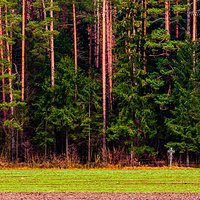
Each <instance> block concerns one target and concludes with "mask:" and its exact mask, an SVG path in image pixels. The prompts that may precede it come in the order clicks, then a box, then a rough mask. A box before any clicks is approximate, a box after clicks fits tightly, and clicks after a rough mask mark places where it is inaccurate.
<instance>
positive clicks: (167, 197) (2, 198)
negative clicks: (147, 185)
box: [0, 192, 200, 200]
mask: <svg viewBox="0 0 200 200" xmlns="http://www.w3.org/2000/svg"><path fill="white" fill-rule="evenodd" d="M83 199H84V200H87V199H89V200H131V199H134V200H157V199H158V200H193V199H194V200H200V193H89V192H88V193H76V192H67V193H53V192H52V193H51V192H49V193H37V192H32V193H0V200H83Z"/></svg>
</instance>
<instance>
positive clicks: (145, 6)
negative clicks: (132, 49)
mask: <svg viewBox="0 0 200 200" xmlns="http://www.w3.org/2000/svg"><path fill="white" fill-rule="evenodd" d="M143 9H144V13H143V35H144V42H145V41H146V35H147V1H146V0H143ZM143 63H144V73H145V74H146V73H147V61H146V48H145V47H144V50H143Z"/></svg>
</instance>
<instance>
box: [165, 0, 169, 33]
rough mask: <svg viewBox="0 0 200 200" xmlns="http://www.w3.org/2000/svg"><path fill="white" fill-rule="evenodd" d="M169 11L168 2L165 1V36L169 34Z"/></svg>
mask: <svg viewBox="0 0 200 200" xmlns="http://www.w3.org/2000/svg"><path fill="white" fill-rule="evenodd" d="M169 11H170V4H169V0H165V30H166V31H167V34H170V28H169V27H170V26H169Z"/></svg>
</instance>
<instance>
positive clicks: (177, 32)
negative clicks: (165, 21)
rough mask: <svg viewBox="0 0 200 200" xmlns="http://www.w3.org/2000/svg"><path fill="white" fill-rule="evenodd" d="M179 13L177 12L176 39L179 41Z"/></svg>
mask: <svg viewBox="0 0 200 200" xmlns="http://www.w3.org/2000/svg"><path fill="white" fill-rule="evenodd" d="M176 5H178V0H176ZM178 16H179V15H178V11H177V12H176V18H177V19H176V39H178V36H179V30H178Z"/></svg>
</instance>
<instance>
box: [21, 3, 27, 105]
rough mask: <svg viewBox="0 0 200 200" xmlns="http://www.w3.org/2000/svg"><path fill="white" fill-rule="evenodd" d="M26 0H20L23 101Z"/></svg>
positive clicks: (22, 96)
mask: <svg viewBox="0 0 200 200" xmlns="http://www.w3.org/2000/svg"><path fill="white" fill-rule="evenodd" d="M25 2H26V1H25V0H22V89H21V90H22V91H21V100H22V101H24V88H25V87H24V86H25V81H24V69H25V24H26V22H25V21H26V20H25V19H26V17H25V14H26V13H25V12H26V10H25V8H26V3H25Z"/></svg>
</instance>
